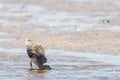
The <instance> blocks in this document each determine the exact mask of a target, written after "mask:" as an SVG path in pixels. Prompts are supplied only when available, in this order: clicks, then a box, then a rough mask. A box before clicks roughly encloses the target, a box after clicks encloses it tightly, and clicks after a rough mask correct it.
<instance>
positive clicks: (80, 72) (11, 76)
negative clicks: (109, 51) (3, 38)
mask: <svg viewBox="0 0 120 80" xmlns="http://www.w3.org/2000/svg"><path fill="white" fill-rule="evenodd" d="M0 50H1V51H2V52H1V55H0V57H1V58H0V65H1V66H0V68H1V71H0V78H1V79H4V80H21V79H22V80H34V79H43V80H49V79H53V80H56V79H58V80H61V79H62V80H73V79H74V80H80V79H82V80H84V79H85V80H91V79H92V80H116V79H120V76H119V75H120V64H119V61H120V58H119V56H109V55H108V56H107V55H100V54H94V53H92V55H93V56H92V55H91V53H79V52H70V51H62V50H51V49H48V50H46V53H47V54H46V55H47V57H48V64H50V65H51V66H52V70H38V69H37V67H36V66H35V65H34V70H30V66H29V59H28V56H27V53H26V51H25V50H23V49H10V50H8V52H7V51H6V50H5V49H3V48H1V49H0ZM98 56H99V57H98ZM96 57H98V58H96ZM113 58H114V59H113ZM111 59H112V60H113V62H112V61H111ZM116 62H117V63H116Z"/></svg>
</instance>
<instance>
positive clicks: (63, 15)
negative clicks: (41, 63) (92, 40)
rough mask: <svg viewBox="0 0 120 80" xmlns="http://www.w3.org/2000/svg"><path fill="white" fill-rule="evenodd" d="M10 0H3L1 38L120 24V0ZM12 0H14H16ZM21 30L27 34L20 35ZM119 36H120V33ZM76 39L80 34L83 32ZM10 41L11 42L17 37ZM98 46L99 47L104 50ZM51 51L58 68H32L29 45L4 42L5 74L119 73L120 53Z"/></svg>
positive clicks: (100, 76)
mask: <svg viewBox="0 0 120 80" xmlns="http://www.w3.org/2000/svg"><path fill="white" fill-rule="evenodd" d="M5 1H6V2H4V1H2V2H1V3H0V42H4V41H8V42H10V41H11V42H14V41H16V40H17V39H19V37H20V39H23V38H24V37H26V36H27V37H28V36H29V32H30V33H34V32H36V33H37V32H38V33H40V32H43V33H44V32H45V33H47V34H50V33H52V34H56V33H64V32H65V33H68V34H69V33H72V32H79V31H83V30H89V29H90V30H91V29H99V30H102V29H103V30H112V31H119V30H120V26H119V14H120V11H119V4H120V1H118V0H116V1H113V0H101V1H99V0H91V1H89V0H68V3H66V1H65V0H63V1H61V2H63V3H61V2H59V0H51V1H53V2H54V1H55V3H52V2H51V1H50V2H49V1H48V0H43V2H42V0H41V3H40V4H32V3H31V4H26V3H27V1H28V0H23V2H21V1H20V2H19V0H18V3H17V0H16V3H12V2H11V3H9V2H7V0H5ZM8 1H9V0H8ZM12 1H13V2H14V0H12ZM24 1H26V2H24ZM29 1H30V0H29ZM29 1H28V3H29ZM35 1H37V0H35ZM33 2H34V0H33ZM56 4H57V5H56ZM100 4H104V6H103V7H102V8H101V7H100V6H102V5H100ZM79 5H81V6H79ZM97 5H98V6H97ZM71 6H72V7H71ZM113 6H115V7H113ZM79 7H80V8H79ZM89 7H90V8H89ZM114 19H118V20H114ZM104 20H110V22H109V23H104V22H103V21H104ZM117 21H118V22H117ZM9 27H11V28H9ZM22 27H24V28H22ZM26 27H27V28H26ZM5 28H6V29H5ZM25 29H26V30H25ZM21 33H23V35H25V34H27V35H25V36H20V35H21ZM24 33H25V34H24ZM88 34H90V33H88ZM38 35H39V34H38ZM70 35H71V34H70ZM103 35H104V34H103ZM8 36H9V38H8ZM53 36H54V35H53ZM74 36H75V35H72V36H71V37H73V38H74ZM117 36H118V37H119V34H118V35H117ZM83 37H87V36H84V35H82V37H81V38H83ZM90 37H91V36H90ZM115 37H116V36H115ZM77 39H78V40H79V38H77ZM50 41H51V40H50ZM56 42H57V41H56ZM103 42H104V41H103ZM88 43H89V42H88ZM19 44H23V43H22V42H21V43H19ZM51 44H52V43H51ZM107 44H108V43H107ZM107 44H101V45H107ZM116 44H117V43H116ZM7 45H8V44H7ZM71 45H73V44H71ZM117 45H119V44H117ZM9 46H10V47H11V46H12V43H11V44H10V45H9ZM55 46H56V45H55ZM58 46H59V45H58ZM10 47H9V48H10ZM49 47H50V46H49ZM92 47H94V46H92ZM95 47H96V46H95ZM118 47H119V46H118ZM97 52H98V53H99V51H97ZM100 52H102V51H100ZM46 54H47V57H48V64H50V65H51V66H52V68H53V69H52V70H38V69H37V67H36V66H35V65H34V70H30V65H29V58H28V56H27V53H26V49H25V48H23V47H22V48H13V49H11V48H10V49H7V48H0V80H39V79H42V80H56V79H57V80H119V79H120V63H119V62H120V55H117V56H115V55H109V54H103V53H102V54H101V53H99V54H97V53H82V52H72V51H63V50H55V49H47V50H46Z"/></svg>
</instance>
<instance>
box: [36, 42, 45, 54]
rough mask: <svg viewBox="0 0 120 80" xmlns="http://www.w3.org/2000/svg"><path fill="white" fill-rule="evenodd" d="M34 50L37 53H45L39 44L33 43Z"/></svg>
mask: <svg viewBox="0 0 120 80" xmlns="http://www.w3.org/2000/svg"><path fill="white" fill-rule="evenodd" d="M34 50H35V53H37V54H40V55H45V51H44V48H43V47H42V46H41V45H40V44H37V45H35V46H34Z"/></svg>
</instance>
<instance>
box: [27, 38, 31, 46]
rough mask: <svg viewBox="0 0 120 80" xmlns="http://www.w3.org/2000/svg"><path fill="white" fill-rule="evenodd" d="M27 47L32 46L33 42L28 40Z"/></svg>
mask: <svg viewBox="0 0 120 80" xmlns="http://www.w3.org/2000/svg"><path fill="white" fill-rule="evenodd" d="M26 46H27V47H30V46H32V41H31V40H30V39H28V38H26Z"/></svg>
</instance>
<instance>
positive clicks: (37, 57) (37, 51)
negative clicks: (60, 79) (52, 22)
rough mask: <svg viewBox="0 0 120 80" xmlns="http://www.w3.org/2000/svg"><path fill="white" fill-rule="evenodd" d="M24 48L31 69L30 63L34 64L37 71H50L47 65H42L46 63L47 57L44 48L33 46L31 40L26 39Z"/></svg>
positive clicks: (38, 45)
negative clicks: (25, 48) (25, 47)
mask: <svg viewBox="0 0 120 80" xmlns="http://www.w3.org/2000/svg"><path fill="white" fill-rule="evenodd" d="M26 46H27V54H28V56H29V58H30V66H31V69H33V66H32V62H33V63H34V64H36V65H37V67H38V68H39V69H47V70H48V69H51V67H50V66H49V65H44V63H47V57H46V55H45V51H44V48H43V47H42V46H41V45H40V44H37V45H34V44H33V43H32V41H31V40H29V39H27V38H26Z"/></svg>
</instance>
